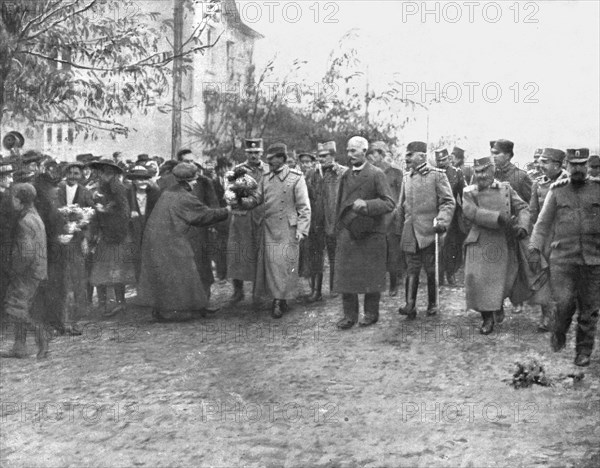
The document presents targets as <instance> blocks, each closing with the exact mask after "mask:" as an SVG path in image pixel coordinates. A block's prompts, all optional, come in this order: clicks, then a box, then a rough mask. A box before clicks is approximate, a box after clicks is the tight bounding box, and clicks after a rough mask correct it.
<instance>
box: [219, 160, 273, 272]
mask: <svg viewBox="0 0 600 468" xmlns="http://www.w3.org/2000/svg"><path fill="white" fill-rule="evenodd" d="M238 167H245V168H246V169H247V170H248V171H249V173H250V175H251V176H252V177H253V178H254V180H256V182H257V183H258V184H259V185H260V182H261V180H262V178H263V177H264V175H265V174H266V173H268V172H269V168H268V166H267V165H266V164H264V163H262V162H261V163H260V165H259V166H256V167H255V166H252V165H250V164H248V163H247V162H245V163H242V164H240V165H238V166H236V169H237V168H238ZM264 212H265V206H264V205H259V206H257V207H256V208H254V209H252V210H250V211H245V210H234V211H233V212H232V213H231V221H230V224H229V239H228V241H227V276H229V277H230V278H232V279H237V280H242V281H254V280H255V279H256V265H257V261H258V260H257V254H258V245H259V235H260V225H261V223H262V220H263V216H264Z"/></svg>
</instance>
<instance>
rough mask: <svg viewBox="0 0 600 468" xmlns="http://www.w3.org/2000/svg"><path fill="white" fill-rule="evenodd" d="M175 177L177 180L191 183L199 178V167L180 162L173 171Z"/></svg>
mask: <svg viewBox="0 0 600 468" xmlns="http://www.w3.org/2000/svg"><path fill="white" fill-rule="evenodd" d="M173 175H174V176H175V178H176V179H177V180H180V181H187V182H190V181H192V180H196V179H197V178H198V166H196V165H195V164H194V163H186V162H180V163H179V164H177V166H175V168H174V169H173Z"/></svg>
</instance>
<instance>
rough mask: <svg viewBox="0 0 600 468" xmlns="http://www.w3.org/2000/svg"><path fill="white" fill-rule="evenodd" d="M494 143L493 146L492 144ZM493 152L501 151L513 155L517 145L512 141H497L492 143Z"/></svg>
mask: <svg viewBox="0 0 600 468" xmlns="http://www.w3.org/2000/svg"><path fill="white" fill-rule="evenodd" d="M492 143H493V144H492ZM490 145H491V147H492V151H499V152H500V153H511V154H512V152H513V149H514V147H515V144H514V143H513V142H512V141H510V140H495V141H493V142H490Z"/></svg>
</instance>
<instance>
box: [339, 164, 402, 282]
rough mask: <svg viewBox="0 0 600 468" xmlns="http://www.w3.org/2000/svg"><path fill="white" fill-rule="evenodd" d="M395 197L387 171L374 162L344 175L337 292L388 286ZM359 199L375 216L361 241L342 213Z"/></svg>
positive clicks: (367, 212) (340, 207)
mask: <svg viewBox="0 0 600 468" xmlns="http://www.w3.org/2000/svg"><path fill="white" fill-rule="evenodd" d="M393 197H394V195H393V193H392V190H391V189H390V187H389V185H388V183H387V181H386V179H385V174H384V173H383V171H382V170H381V169H378V168H376V167H375V166H373V165H372V164H371V163H368V162H367V163H366V164H365V166H364V167H363V169H362V170H361V171H360V172H359V173H358V175H355V173H354V171H353V170H348V171H346V172H345V173H344V175H343V176H342V179H341V181H340V188H339V192H338V201H337V207H336V218H337V227H336V230H337V246H336V252H335V276H334V283H333V290H334V291H335V292H340V293H352V294H364V293H372V292H380V291H383V290H384V289H385V273H386V260H387V246H386V233H387V228H388V223H387V221H388V220H387V219H386V214H387V213H390V212H391V211H392V210H393V209H394V206H395V204H394V199H393ZM359 198H360V199H362V200H365V201H366V202H367V210H366V213H363V214H364V215H366V216H368V217H371V218H373V221H374V223H373V226H372V228H371V229H370V230H369V232H368V235H367V236H366V237H365V238H364V239H358V240H357V239H353V238H352V236H351V235H350V231H349V230H348V229H347V228H345V227H344V226H343V224H342V215H343V214H344V213H345V212H346V208H347V207H349V206H351V205H352V204H353V203H354V202H355V201H356V200H358V199H359ZM350 209H351V208H350Z"/></svg>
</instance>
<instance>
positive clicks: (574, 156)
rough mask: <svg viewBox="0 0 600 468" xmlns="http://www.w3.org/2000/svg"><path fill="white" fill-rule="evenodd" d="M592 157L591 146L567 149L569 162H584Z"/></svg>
mask: <svg viewBox="0 0 600 468" xmlns="http://www.w3.org/2000/svg"><path fill="white" fill-rule="evenodd" d="M589 157H590V150H589V148H579V149H568V150H567V162H570V163H572V164H582V163H585V162H587V160H588V158H589Z"/></svg>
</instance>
